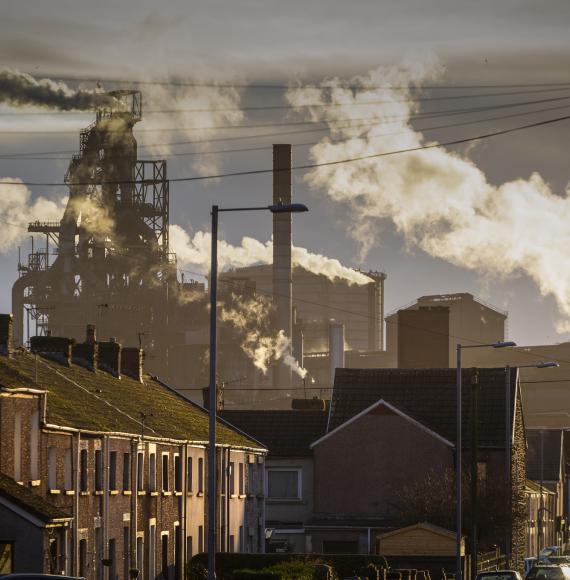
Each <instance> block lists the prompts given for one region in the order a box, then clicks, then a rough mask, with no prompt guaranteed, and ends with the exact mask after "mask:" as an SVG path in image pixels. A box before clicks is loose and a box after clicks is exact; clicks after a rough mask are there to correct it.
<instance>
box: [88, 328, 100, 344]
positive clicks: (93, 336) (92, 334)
mask: <svg viewBox="0 0 570 580" xmlns="http://www.w3.org/2000/svg"><path fill="white" fill-rule="evenodd" d="M85 342H86V343H87V344H95V343H96V342H97V327H96V326H95V325H94V324H88V325H87V331H86V334H85Z"/></svg>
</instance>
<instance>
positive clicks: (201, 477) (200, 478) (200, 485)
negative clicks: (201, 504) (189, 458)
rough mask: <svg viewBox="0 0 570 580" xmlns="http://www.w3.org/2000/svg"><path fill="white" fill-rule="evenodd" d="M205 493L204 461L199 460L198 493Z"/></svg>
mask: <svg viewBox="0 0 570 580" xmlns="http://www.w3.org/2000/svg"><path fill="white" fill-rule="evenodd" d="M203 492H204V460H203V459H202V458H201V457H200V458H199V459H198V493H203Z"/></svg>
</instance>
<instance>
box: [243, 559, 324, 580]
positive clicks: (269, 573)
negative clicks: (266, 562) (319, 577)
mask: <svg viewBox="0 0 570 580" xmlns="http://www.w3.org/2000/svg"><path fill="white" fill-rule="evenodd" d="M232 577H233V579H234V580H245V579H246V578H253V579H255V580H313V578H314V577H315V564H308V563H305V562H282V563H281V564H275V566H270V567H269V568H262V569H261V570H252V569H249V570H236V571H235V572H234V573H233V574H232Z"/></svg>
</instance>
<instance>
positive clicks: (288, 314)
mask: <svg viewBox="0 0 570 580" xmlns="http://www.w3.org/2000/svg"><path fill="white" fill-rule="evenodd" d="M291 199H292V195H291V145H288V144H287V145H273V203H274V204H278V203H283V204H290V203H291ZM291 223H292V218H291V214H290V213H274V214H273V300H274V304H275V310H276V315H275V326H276V330H277V331H279V330H282V331H283V332H284V333H285V335H286V336H287V337H288V338H289V339H290V340H291V338H292V336H291V330H292V308H293V299H292V291H293V273H292V266H291V242H292V227H291ZM289 354H290V353H289ZM274 368H275V371H274V384H275V386H276V387H279V388H291V378H292V375H291V368H290V367H289V366H287V365H285V364H284V363H283V362H282V361H277V363H276V364H275V366H274Z"/></svg>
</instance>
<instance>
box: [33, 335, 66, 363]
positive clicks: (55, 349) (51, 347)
mask: <svg viewBox="0 0 570 580" xmlns="http://www.w3.org/2000/svg"><path fill="white" fill-rule="evenodd" d="M74 345H75V341H74V340H73V339H72V338H66V337H64V336H51V333H49V334H46V336H32V337H30V350H31V351H32V352H35V353H37V354H41V355H42V356H45V357H47V358H51V359H53V360H56V361H58V362H60V363H62V364H64V365H66V366H71V358H72V351H73V347H74Z"/></svg>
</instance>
